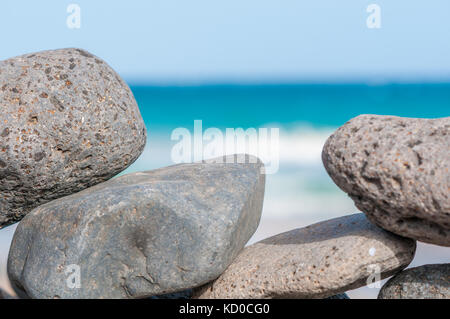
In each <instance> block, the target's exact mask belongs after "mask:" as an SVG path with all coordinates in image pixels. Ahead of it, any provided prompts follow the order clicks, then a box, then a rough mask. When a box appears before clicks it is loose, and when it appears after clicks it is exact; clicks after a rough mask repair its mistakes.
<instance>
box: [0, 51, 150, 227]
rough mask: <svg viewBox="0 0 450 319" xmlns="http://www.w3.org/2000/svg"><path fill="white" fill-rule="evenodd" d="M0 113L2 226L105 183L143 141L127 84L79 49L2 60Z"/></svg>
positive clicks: (136, 153) (131, 158)
mask: <svg viewBox="0 0 450 319" xmlns="http://www.w3.org/2000/svg"><path fill="white" fill-rule="evenodd" d="M0 111H1V112H0V228H2V227H4V226H7V225H9V224H12V223H14V222H17V221H19V220H21V219H22V217H23V216H24V215H25V214H27V213H28V212H29V211H31V210H32V209H33V208H35V207H37V206H39V205H41V204H44V203H46V202H49V201H51V200H53V199H56V198H59V197H62V196H65V195H69V194H72V193H75V192H78V191H80V190H82V189H84V188H87V187H89V186H92V185H95V184H97V183H100V182H103V181H105V180H108V179H109V178H111V177H113V176H114V175H116V174H117V173H119V172H120V171H122V170H124V169H125V168H126V167H128V166H129V165H130V164H131V163H133V161H134V160H135V159H136V158H137V157H138V156H139V155H140V154H141V152H142V150H143V148H144V145H145V142H146V130H145V126H144V122H143V120H142V117H141V115H140V113H139V108H138V106H137V104H136V101H135V99H134V97H133V94H132V93H131V91H130V89H129V87H128V86H127V85H126V83H125V82H124V81H123V80H122V79H121V78H120V77H119V76H118V75H117V73H116V72H114V70H112V69H111V68H110V67H109V66H108V65H107V64H106V63H105V62H104V61H102V60H101V59H99V58H98V57H95V56H93V55H92V54H90V53H88V52H86V51H83V50H80V49H61V50H54V51H43V52H37V53H33V54H27V55H23V56H19V57H15V58H11V59H8V60H4V61H0Z"/></svg>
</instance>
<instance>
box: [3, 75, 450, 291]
mask: <svg viewBox="0 0 450 319" xmlns="http://www.w3.org/2000/svg"><path fill="white" fill-rule="evenodd" d="M131 89H132V91H133V93H134V95H135V98H136V100H137V102H138V105H139V108H140V110H141V114H142V116H143V118H144V121H145V124H146V127H147V131H148V140H147V145H146V148H145V150H144V152H143V154H142V155H141V157H140V158H139V159H138V160H137V161H136V162H135V163H134V164H133V165H132V166H130V167H129V168H128V169H127V170H126V171H125V172H124V173H129V172H134V171H142V170H150V169H154V168H158V167H164V166H167V165H172V164H174V161H173V159H172V157H171V151H172V149H173V147H174V145H175V144H176V143H177V142H178V141H174V140H172V139H171V134H172V132H173V130H175V129H176V128H180V127H181V128H186V129H187V130H189V131H190V132H192V133H193V132H194V121H195V120H201V121H202V125H203V130H206V129H207V128H212V127H214V128H218V129H220V130H221V131H223V132H224V133H225V129H226V128H243V129H248V128H255V129H258V128H278V129H279V132H280V133H279V147H278V152H277V154H276V155H277V157H278V159H279V165H278V171H277V172H276V173H275V174H270V175H267V179H266V194H265V199H264V208H263V215H262V219H261V223H260V227H259V229H258V231H257V232H256V234H255V235H254V236H253V238H252V239H251V240H250V243H252V242H255V241H257V240H260V239H262V238H265V237H268V236H271V235H274V234H277V233H279V232H282V231H287V230H290V229H293V228H297V227H304V226H306V225H309V224H311V223H315V222H319V221H323V220H326V219H330V218H334V217H339V216H342V215H348V214H353V213H355V212H357V209H356V208H355V207H354V205H353V202H352V201H351V200H350V199H349V198H348V197H347V195H346V194H345V193H343V192H342V191H341V190H340V189H339V188H338V187H337V186H336V185H335V184H334V183H333V182H332V181H331V179H330V178H329V176H328V175H327V173H326V171H325V169H324V168H323V165H322V162H321V151H322V147H323V144H324V142H325V141H326V139H327V138H328V136H329V135H330V134H331V133H332V132H333V131H334V130H335V129H336V128H338V127H339V126H341V125H343V124H344V123H345V122H346V121H348V120H349V119H351V118H352V117H355V116H357V115H359V114H368V113H370V114H385V115H397V116H405V117H422V118H435V117H444V116H450V83H448V84H391V85H363V84H348V85H344V84H342V85H331V84H330V85H319V84H316V85H254V86H249V85H210V86H187V87H184V86H177V87H173V86H172V87H170V86H169V87H156V86H142V85H140V86H131ZM255 155H257V154H255ZM13 231H14V226H12V227H8V228H7V229H3V230H1V231H0V286H1V285H2V283H3V285H5V282H6V275H5V272H6V268H5V267H6V266H5V261H6V256H7V251H8V247H9V242H10V240H11V236H12V234H13ZM427 262H428V263H432V262H450V249H449V248H442V247H437V246H433V245H422V244H421V245H419V249H418V252H417V254H416V259H415V261H414V265H415V266H417V265H420V264H423V263H427ZM377 291H378V290H377V289H371V290H370V289H368V288H361V289H358V290H355V291H353V292H351V293H350V295H351V297H368V298H373V297H376V294H377Z"/></svg>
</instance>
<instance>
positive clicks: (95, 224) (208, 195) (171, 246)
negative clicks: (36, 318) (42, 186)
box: [8, 157, 265, 298]
mask: <svg viewBox="0 0 450 319" xmlns="http://www.w3.org/2000/svg"><path fill="white" fill-rule="evenodd" d="M247 160H251V161H254V162H255V163H242V164H239V163H235V164H230V163H224V164H218V163H216V164H213V163H193V164H181V165H174V166H170V167H166V168H161V169H157V170H153V171H148V172H139V173H133V174H127V175H123V176H121V177H117V178H114V179H112V180H110V181H107V182H104V183H102V184H99V185H96V186H93V187H91V188H89V189H87V190H84V191H81V192H79V193H77V194H73V195H70V196H67V197H64V198H60V199H57V200H55V201H52V202H50V203H47V204H44V205H42V206H40V207H38V208H36V209H34V210H33V211H32V212H30V213H29V214H28V215H27V216H26V217H25V218H24V219H23V220H22V221H21V222H20V223H19V225H18V227H17V229H16V232H15V234H14V237H13V241H12V244H11V248H10V253H9V258H8V274H9V279H10V281H11V283H12V286H13V287H14V289H15V290H16V291H17V293H18V294H19V295H27V296H29V297H31V298H146V297H149V296H155V295H162V294H168V293H172V292H179V291H183V290H186V289H190V288H193V287H196V286H200V285H202V284H205V283H207V282H209V281H211V280H213V279H215V278H217V277H218V276H219V275H220V274H221V273H222V272H223V271H224V270H225V269H226V267H227V266H228V265H229V264H230V263H231V262H232V261H233V260H234V258H235V257H236V256H237V254H238V253H239V252H240V251H241V250H242V249H243V247H244V245H245V244H246V243H247V241H248V240H249V239H250V237H251V236H252V234H253V233H254V232H255V230H256V228H257V226H258V224H259V220H260V216H261V211H262V205H263V197H264V184H265V175H264V174H261V169H263V164H262V163H261V162H260V161H259V160H258V161H257V159H256V158H254V157H251V158H249V157H247ZM74 265H75V266H74ZM75 270H79V272H78V274H79V277H78V278H79V279H80V280H79V281H78V282H80V288H78V289H70V286H72V287H73V286H75V284H76V282H77V281H76V279H77V277H70V278H71V280H73V285H72V284H70V285H67V284H66V279H67V278H69V276H68V275H67V272H68V273H69V275H70V276H72V275H74V276H75V275H76V273H75Z"/></svg>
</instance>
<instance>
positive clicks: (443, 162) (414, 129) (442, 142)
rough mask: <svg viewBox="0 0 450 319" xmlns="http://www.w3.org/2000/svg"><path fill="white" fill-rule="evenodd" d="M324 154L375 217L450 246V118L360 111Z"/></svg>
mask: <svg viewBox="0 0 450 319" xmlns="http://www.w3.org/2000/svg"><path fill="white" fill-rule="evenodd" d="M322 159H323V163H324V165H325V168H326V170H327V171H328V173H329V175H330V176H331V178H332V179H333V181H334V182H335V183H336V184H337V185H338V186H339V187H340V188H341V189H342V190H343V191H345V192H346V193H348V194H349V196H350V197H351V198H352V199H353V200H354V202H355V204H356V206H357V207H358V208H359V209H360V210H361V211H362V212H364V213H366V214H367V217H368V218H369V219H370V220H371V221H372V222H374V223H375V224H377V225H378V226H380V227H382V228H384V229H386V230H389V231H391V232H393V233H396V234H398V235H400V236H404V237H409V238H413V239H416V240H419V241H423V242H427V243H431V244H436V245H441V246H450V197H449V194H450V192H449V190H450V173H449V169H450V117H447V118H440V119H414V118H402V117H396V116H378V115H360V116H358V117H356V118H354V119H352V120H350V121H349V122H347V123H346V124H345V125H344V126H342V127H341V128H339V129H338V130H337V131H336V132H335V133H334V134H333V135H332V136H330V138H329V139H328V140H327V142H326V143H325V146H324V148H323V153H322Z"/></svg>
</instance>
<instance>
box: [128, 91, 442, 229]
mask: <svg viewBox="0 0 450 319" xmlns="http://www.w3.org/2000/svg"><path fill="white" fill-rule="evenodd" d="M132 91H133V93H134V94H135V97H136V100H137V102H138V104H139V107H140V110H141V113H142V116H143V118H144V121H145V123H146V126H147V130H148V143H147V147H146V149H145V151H144V154H143V155H142V156H141V158H140V159H138V161H137V162H136V163H135V164H133V166H131V167H130V168H129V169H128V170H127V172H131V171H138V170H145V169H152V168H156V167H162V166H166V165H170V164H173V160H172V158H171V149H172V148H173V146H174V145H175V144H176V143H177V141H173V140H171V133H172V131H173V130H174V129H176V128H178V127H183V128H186V129H188V130H189V131H190V132H191V133H193V131H194V120H201V121H202V125H203V130H205V129H206V128H211V127H216V128H219V129H220V130H221V131H222V132H223V133H224V134H225V129H226V128H243V129H244V130H245V129H248V128H261V127H267V128H273V127H275V128H279V130H280V134H279V150H278V152H277V154H276V155H277V157H278V158H279V165H278V166H279V169H278V171H277V173H276V174H270V175H268V176H267V184H266V197H265V205H264V212H263V216H264V217H265V218H270V219H280V218H298V219H302V220H304V221H305V222H314V221H319V220H322V219H325V218H327V217H330V216H340V215H342V214H346V213H352V212H354V211H355V208H354V206H353V203H352V201H351V200H349V199H348V198H347V196H346V195H345V194H343V193H342V192H341V191H340V190H339V189H338V188H337V187H336V186H335V185H334V183H333V182H332V181H331V179H330V178H329V177H328V175H327V173H326V172H325V169H324V168H323V166H322V162H321V151H322V146H323V144H324V142H325V141H326V139H327V137H328V136H329V135H330V134H331V133H332V132H333V131H334V130H335V129H336V128H337V127H339V126H341V125H343V124H344V123H345V122H346V121H348V120H349V119H351V118H353V117H355V116H357V115H359V114H368V113H370V114H385V115H397V116H405V117H423V118H434V117H444V116H449V115H450V84H409V85H400V84H392V85H362V84H353V85H350V84H349V85H262V86H239V85H214V86H193V87H146V86H132ZM255 155H258V154H255Z"/></svg>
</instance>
